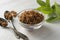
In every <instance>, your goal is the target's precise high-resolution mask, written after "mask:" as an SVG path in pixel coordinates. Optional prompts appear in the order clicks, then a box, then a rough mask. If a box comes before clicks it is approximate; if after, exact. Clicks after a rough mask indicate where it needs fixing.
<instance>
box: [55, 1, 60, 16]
mask: <svg viewBox="0 0 60 40" xmlns="http://www.w3.org/2000/svg"><path fill="white" fill-rule="evenodd" d="M55 7H56V8H55V10H56V15H57V16H60V5H58V4H57V3H56V2H55Z"/></svg>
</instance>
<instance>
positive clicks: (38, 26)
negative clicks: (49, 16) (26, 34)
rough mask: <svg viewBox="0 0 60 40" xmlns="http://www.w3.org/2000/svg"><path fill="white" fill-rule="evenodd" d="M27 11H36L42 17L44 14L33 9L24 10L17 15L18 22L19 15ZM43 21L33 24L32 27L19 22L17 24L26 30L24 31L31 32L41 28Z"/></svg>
mask: <svg viewBox="0 0 60 40" xmlns="http://www.w3.org/2000/svg"><path fill="white" fill-rule="evenodd" d="M29 10H34V11H37V12H39V13H40V14H42V15H43V16H44V14H43V13H42V12H40V11H38V10H35V9H26V10H22V11H21V12H20V13H19V14H18V21H19V15H21V13H23V12H24V11H29ZM44 20H45V17H44ZM44 20H42V21H41V22H40V23H38V24H34V25H29V24H25V23H22V22H20V21H19V24H20V25H21V26H22V27H24V28H26V29H29V30H32V29H39V28H40V27H42V25H43V23H44Z"/></svg>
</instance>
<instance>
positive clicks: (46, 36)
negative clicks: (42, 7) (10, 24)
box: [0, 0, 60, 40]
mask: <svg viewBox="0 0 60 40" xmlns="http://www.w3.org/2000/svg"><path fill="white" fill-rule="evenodd" d="M44 1H45V0H44ZM56 1H57V2H58V3H59V4H60V0H56ZM53 2H54V0H51V4H53ZM38 6H39V5H38V4H37V3H36V0H0V17H2V18H4V17H3V16H4V11H5V10H15V11H17V12H20V11H21V10H23V9H27V8H36V7H38ZM15 26H16V28H17V30H18V31H20V32H22V33H24V34H25V35H27V36H28V37H29V39H30V40H60V23H54V24H53V23H44V25H43V26H42V27H41V28H40V29H38V30H35V31H33V32H28V31H27V30H26V29H25V28H23V27H21V26H20V25H18V23H17V21H15ZM0 40H19V39H17V38H16V37H15V35H14V33H13V31H12V30H8V29H3V28H2V27H0Z"/></svg>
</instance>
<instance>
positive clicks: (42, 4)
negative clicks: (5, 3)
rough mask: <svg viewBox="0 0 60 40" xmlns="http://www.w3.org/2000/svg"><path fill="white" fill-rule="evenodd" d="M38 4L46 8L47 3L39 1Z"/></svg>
mask: <svg viewBox="0 0 60 40" xmlns="http://www.w3.org/2000/svg"><path fill="white" fill-rule="evenodd" d="M37 3H38V4H39V5H41V6H46V3H45V2H44V1H42V0H37Z"/></svg>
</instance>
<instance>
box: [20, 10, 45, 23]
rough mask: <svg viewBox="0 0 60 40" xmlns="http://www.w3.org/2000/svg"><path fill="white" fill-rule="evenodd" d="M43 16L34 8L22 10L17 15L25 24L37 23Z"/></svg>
mask: <svg viewBox="0 0 60 40" xmlns="http://www.w3.org/2000/svg"><path fill="white" fill-rule="evenodd" d="M43 19H44V16H43V15H42V14H40V13H39V12H36V11H34V10H29V11H24V12H23V13H22V14H21V15H19V20H20V22H22V23H25V24H37V23H40V22H41V21H43Z"/></svg>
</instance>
